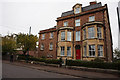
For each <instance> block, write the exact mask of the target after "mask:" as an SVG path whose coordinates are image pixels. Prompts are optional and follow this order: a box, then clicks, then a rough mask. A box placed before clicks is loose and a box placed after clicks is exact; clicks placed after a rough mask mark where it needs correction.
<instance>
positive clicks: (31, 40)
mask: <svg viewBox="0 0 120 80" xmlns="http://www.w3.org/2000/svg"><path fill="white" fill-rule="evenodd" d="M37 41H38V38H37V36H36V35H35V36H34V35H32V34H31V35H28V34H23V33H19V34H18V35H17V47H18V48H22V51H23V53H24V54H25V53H26V52H27V51H29V50H35V49H36V42H37Z"/></svg>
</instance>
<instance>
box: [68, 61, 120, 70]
mask: <svg viewBox="0 0 120 80" xmlns="http://www.w3.org/2000/svg"><path fill="white" fill-rule="evenodd" d="M67 65H68V66H83V67H91V68H102V69H116V70H120V62H116V63H112V62H95V61H80V60H67Z"/></svg>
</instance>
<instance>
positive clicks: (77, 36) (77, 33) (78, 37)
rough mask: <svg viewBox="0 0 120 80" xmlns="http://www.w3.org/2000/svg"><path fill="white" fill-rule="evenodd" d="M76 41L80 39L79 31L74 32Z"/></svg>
mask: <svg viewBox="0 0 120 80" xmlns="http://www.w3.org/2000/svg"><path fill="white" fill-rule="evenodd" d="M76 41H80V31H77V32H76Z"/></svg>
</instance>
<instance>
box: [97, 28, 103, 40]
mask: <svg viewBox="0 0 120 80" xmlns="http://www.w3.org/2000/svg"><path fill="white" fill-rule="evenodd" d="M97 37H98V38H102V34H101V27H97Z"/></svg>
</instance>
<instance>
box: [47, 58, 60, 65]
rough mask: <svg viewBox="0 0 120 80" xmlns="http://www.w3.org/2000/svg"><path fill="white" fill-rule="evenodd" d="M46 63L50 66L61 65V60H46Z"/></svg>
mask: <svg viewBox="0 0 120 80" xmlns="http://www.w3.org/2000/svg"><path fill="white" fill-rule="evenodd" d="M45 63H49V64H60V60H58V59H46V60H45Z"/></svg>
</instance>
